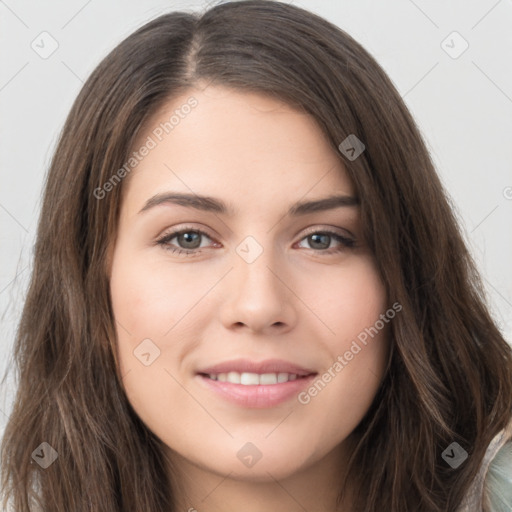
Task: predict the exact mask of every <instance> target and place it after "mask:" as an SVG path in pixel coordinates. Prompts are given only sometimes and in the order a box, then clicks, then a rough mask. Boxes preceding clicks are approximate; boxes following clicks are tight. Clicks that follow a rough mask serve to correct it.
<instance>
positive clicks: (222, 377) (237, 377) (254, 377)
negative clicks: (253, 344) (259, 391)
mask: <svg viewBox="0 0 512 512" xmlns="http://www.w3.org/2000/svg"><path fill="white" fill-rule="evenodd" d="M208 377H209V378H210V379H212V380H218V381H220V382H230V383H231V384H243V385H244V386H257V385H267V384H280V383H282V382H288V381H289V380H295V379H297V378H298V377H297V375H296V374H294V373H262V374H258V373H238V372H229V373H219V374H213V373H211V374H209V375H208Z"/></svg>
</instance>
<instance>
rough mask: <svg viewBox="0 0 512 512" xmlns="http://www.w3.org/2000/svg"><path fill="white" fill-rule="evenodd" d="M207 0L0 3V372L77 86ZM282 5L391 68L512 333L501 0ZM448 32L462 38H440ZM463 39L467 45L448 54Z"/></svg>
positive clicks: (508, 20)
mask: <svg viewBox="0 0 512 512" xmlns="http://www.w3.org/2000/svg"><path fill="white" fill-rule="evenodd" d="M214 3H216V2H205V1H202V2H201V1H196V2H192V1H185V0H182V1H178V0H174V1H172V0H170V1H164V0H146V1H144V2H142V1H137V0H108V1H100V0H89V1H87V0H66V1H64V0H50V1H45V2H36V1H31V2H29V1H25V0H5V1H4V0H0V51H1V54H0V55H1V66H0V120H1V122H0V150H1V151H0V154H1V160H0V243H1V253H0V254H1V260H0V320H1V331H0V332H1V340H0V343H1V344H0V363H1V364H0V371H1V372H2V376H3V373H4V371H5V368H6V367H8V366H9V365H10V361H9V358H10V354H11V348H12V340H13V336H14V332H15V326H16V322H17V320H18V318H19V315H20V312H21V308H22V304H23V297H24V294H25V290H26V286H27V283H28V278H29V276H30V271H31V256H32V246H33V243H34V240H35V229H36V225H37V219H38V213H39V208H40V198H41V193H42V184H43V179H44V176H45V173H46V170H47V167H48V163H49V160H50V157H51V154H52V151H53V149H54V147H55V142H56V138H57V135H58V132H59V130H60V128H61V126H62V124H63V122H64V119H65V116H66V115H67V113H68V111H69V109H70V107H71V104H72V102H73V100H74V99H75V97H76V95H77V94H78V92H79V90H80V88H81V86H82V83H83V82H84V80H85V79H86V78H87V76H88V75H89V74H90V73H91V72H92V70H93V69H94V67H95V66H96V65H97V64H98V63H99V62H100V60H101V59H102V58H103V57H104V56H105V55H106V54H107V53H108V52H109V51H110V50H111V49H112V48H113V47H114V46H116V45H117V44H118V43H119V42H120V41H121V40H122V39H124V38H125V37H126V36H128V35H129V34H130V33H131V32H133V31H134V30H135V29H136V28H138V27H139V26H141V25H143V24H144V23H145V22H146V21H149V20H150V19H152V18H154V17H156V16H157V15H159V14H163V13H165V12H169V11H173V10H200V11H201V10H204V9H205V8H206V7H207V6H208V5H213V4H214ZM288 3H293V4H296V5H299V6H302V7H305V8H306V9H309V10H311V11H313V12H315V13H317V14H319V15H321V16H323V17H325V18H327V19H328V20H330V21H331V22H333V23H335V24H337V25H338V26H340V27H341V28H343V29H344V30H346V31H347V32H348V33H349V34H351V35H352V36H354V37H355V39H357V40H358V41H359V42H360V43H361V44H362V45H363V46H364V47H365V48H366V49H367V50H369V51H370V53H372V55H373V56H374V57H375V58H376V59H377V61H378V62H379V63H380V64H381V65H382V66H383V67H384V69H385V70H386V71H387V73H388V74H389V75H390V77H391V79H392V80H393V82H394V83H395V85H396V87H397V89H398V90H399V92H400V93H401V95H402V97H403V98H404V100H405V102H406V104H407V105H408V107H409V108H410V110H411V112H412V114H413V116H414V117H415V119H416V120H417V122H418V124H419V126H420V129H421V130H422V132H423V135H424V137H425V139H426V141H427V144H428V146H429V148H430V150H431V153H432V156H433V158H434V162H435V164H436V165H437V168H438V171H439V173H440V175H441V178H442V180H443V182H444V184H445V186H446V187H447V189H448V192H449V193H450V195H451V196H452V198H453V202H454V204H455V206H456V209H457V212H458V215H459V217H460V222H461V223H462V225H463V227H464V230H465V233H466V238H467V241H468V243H469V245H470V248H471V250H472V252H473V254H474V257H475V259H476V261H477V263H478V265H479V267H480V269H481V272H482V274H483V276H484V279H485V281H484V282H485V285H486V288H487V291H488V294H489V301H490V303H491V306H492V308H493V312H494V315H495V318H496V321H497V322H498V324H499V326H500V327H501V329H502V330H503V332H504V334H505V335H506V337H507V339H508V340H509V342H510V341H512V265H511V260H512V258H511V255H512V165H511V164H512V31H511V30H510V27H511V26H512V0H500V1H496V0H480V1H474V0H473V1H467V0H458V1H453V0H452V1H445V0H435V1H425V0H422V1H420V0H414V1H412V0H392V1H386V2H377V1H370V0H357V1H356V0H353V1H348V0H338V1H335V0H323V1H322V0H317V1H314V0H295V1H292V2H288ZM45 31H46V32H48V33H49V34H50V35H51V37H52V38H53V39H55V41H56V42H57V43H58V48H57V49H56V51H55V52H54V53H53V54H52V55H50V56H49V57H47V58H42V57H41V56H40V55H39V54H38V53H36V51H35V50H34V49H33V48H32V47H31V45H33V46H35V47H37V45H38V46H39V48H40V50H39V51H43V49H44V48H46V50H48V49H49V48H50V46H49V45H50V39H48V37H49V36H41V33H42V32H45ZM453 31H456V32H458V33H459V34H460V36H461V37H462V38H463V39H461V38H460V37H459V36H456V35H455V36H453V35H451V36H450V34H452V32H453ZM448 36H450V37H448ZM447 37H448V39H447ZM43 38H46V39H43ZM464 40H465V41H467V44H469V47H468V49H467V50H466V51H465V52H464V53H462V54H461V55H460V56H457V54H458V53H459V51H460V50H461V49H463V45H464V44H465V43H464ZM443 41H445V42H444V43H443ZM43 46H44V48H43ZM449 53H451V55H450V54H449ZM454 57H457V58H454ZM13 390H14V387H13V375H12V373H11V374H10V379H9V380H8V381H7V383H6V385H5V386H4V387H3V389H2V393H1V394H0V395H1V401H0V410H1V412H0V429H1V430H0V434H1V432H2V431H3V427H4V425H5V422H6V420H7V415H8V414H9V412H10V408H11V404H12V394H13Z"/></svg>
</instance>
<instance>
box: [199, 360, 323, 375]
mask: <svg viewBox="0 0 512 512" xmlns="http://www.w3.org/2000/svg"><path fill="white" fill-rule="evenodd" d="M229 372H238V373H259V374H262V373H290V374H295V375H302V376H305V375H310V374H312V373H316V372H315V371H314V370H311V369H308V368H304V367H301V366H299V365H297V364H294V363H290V362H289V361H284V360H282V359H266V360H264V361H251V360H249V359H233V360H231V361H224V362H222V363H218V364H216V365H214V366H209V367H207V368H202V369H201V370H199V371H198V373H204V374H219V373H229Z"/></svg>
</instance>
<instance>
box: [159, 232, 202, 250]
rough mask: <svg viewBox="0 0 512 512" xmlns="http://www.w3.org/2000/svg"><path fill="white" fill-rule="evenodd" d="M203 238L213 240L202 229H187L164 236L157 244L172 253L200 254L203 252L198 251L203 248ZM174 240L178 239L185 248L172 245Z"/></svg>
mask: <svg viewBox="0 0 512 512" xmlns="http://www.w3.org/2000/svg"><path fill="white" fill-rule="evenodd" d="M201 237H206V238H208V239H210V240H211V238H210V237H209V236H208V234H207V233H206V232H204V231H202V230H201V229H197V228H187V227H185V228H182V229H180V230H178V231H172V232H171V233H168V234H166V235H164V236H163V237H162V238H160V239H159V240H157V242H156V243H157V244H159V245H161V246H162V247H163V248H164V249H165V250H167V251H171V252H172V253H177V254H186V255H189V254H199V253H200V252H201V251H200V250H197V249H200V248H201ZM174 238H176V239H177V241H178V243H180V244H183V246H184V247H183V248H182V247H176V246H175V245H172V244H171V243H170V242H171V240H173V239H174ZM203 247H204V246H203Z"/></svg>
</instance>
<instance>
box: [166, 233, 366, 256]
mask: <svg viewBox="0 0 512 512" xmlns="http://www.w3.org/2000/svg"><path fill="white" fill-rule="evenodd" d="M183 233H197V234H201V235H204V236H206V237H207V238H209V239H210V240H212V237H210V236H209V235H208V233H206V232H205V231H203V230H201V229H197V228H192V227H185V228H182V229H180V230H178V231H173V232H171V233H167V234H165V235H164V236H162V237H161V238H160V239H158V240H157V241H156V244H157V245H160V246H162V248H163V249H164V250H166V251H171V253H173V254H174V253H177V254H185V255H187V256H189V255H197V254H199V253H200V252H201V249H199V248H197V249H182V248H180V247H174V246H172V245H169V242H170V241H171V240H172V239H173V238H175V237H176V236H179V235H182V234H183ZM317 234H321V235H329V236H331V237H332V238H334V239H335V240H337V241H338V242H340V243H341V247H338V248H335V249H332V248H331V249H318V250H316V249H311V250H312V251H314V252H320V253H324V254H328V255H330V254H336V253H339V252H341V251H343V250H345V249H353V248H354V247H355V243H356V242H355V240H353V239H351V238H347V237H344V236H342V235H340V234H339V233H336V232H334V231H330V230H328V229H327V230H317V231H311V232H309V233H306V234H305V235H304V237H303V238H301V240H300V241H302V240H304V238H307V237H308V236H311V235H317Z"/></svg>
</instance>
